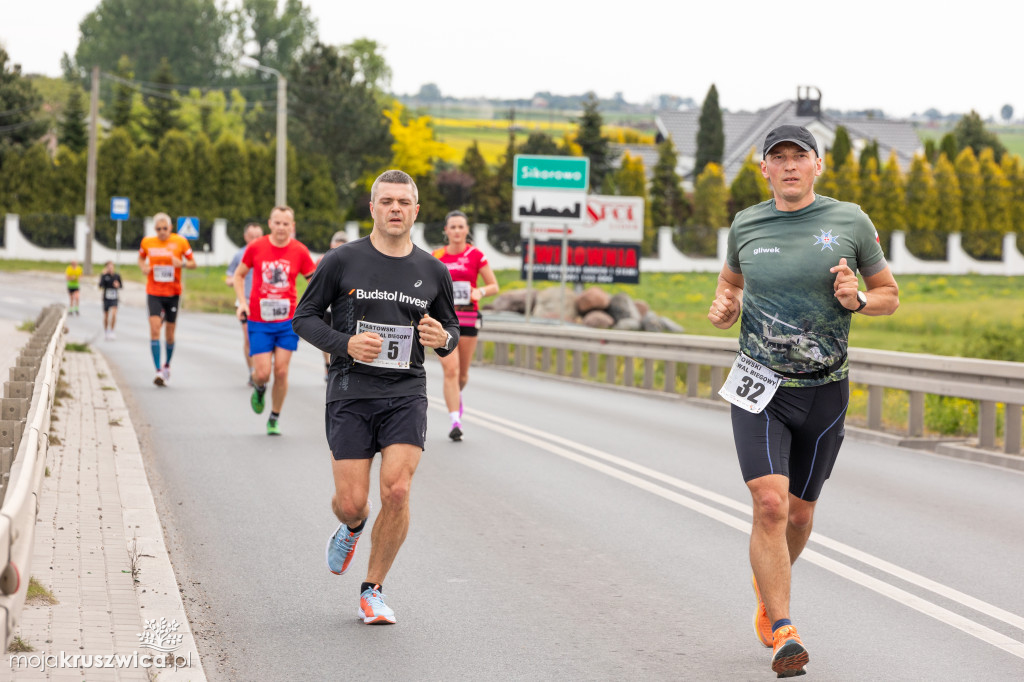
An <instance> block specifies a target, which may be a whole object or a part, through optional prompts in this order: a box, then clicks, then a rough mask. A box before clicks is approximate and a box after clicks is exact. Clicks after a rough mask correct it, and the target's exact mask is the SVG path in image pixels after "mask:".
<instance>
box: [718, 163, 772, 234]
mask: <svg viewBox="0 0 1024 682" xmlns="http://www.w3.org/2000/svg"><path fill="white" fill-rule="evenodd" d="M771 196H772V193H771V190H769V189H768V182H767V181H766V180H765V179H764V176H763V175H761V164H759V163H758V162H757V161H756V160H754V152H753V150H751V152H750V153H749V154H747V158H746V159H744V160H743V165H742V166H740V170H739V172H737V173H736V177H735V178H733V181H732V185H731V186H730V187H729V220H730V221H732V219H733V218H734V217H735V216H736V214H737V213H739V212H740V211H742V210H743V209H745V208H748V207H750V206H753V205H754V204H759V203H761V202H762V201H765V200H767V199H769V198H771Z"/></svg>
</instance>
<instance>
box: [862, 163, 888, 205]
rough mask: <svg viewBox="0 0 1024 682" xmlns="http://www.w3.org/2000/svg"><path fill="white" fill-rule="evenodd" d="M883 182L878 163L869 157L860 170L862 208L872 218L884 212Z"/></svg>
mask: <svg viewBox="0 0 1024 682" xmlns="http://www.w3.org/2000/svg"><path fill="white" fill-rule="evenodd" d="M881 184H882V180H881V178H880V177H879V176H878V161H876V160H875V158H874V157H868V160H867V163H866V164H865V165H864V167H863V168H861V169H860V191H861V199H860V207H861V209H863V211H864V212H865V213H867V214H868V215H869V216H871V217H872V220H874V216H875V214H876V213H880V212H882V211H883V210H884V209H883V207H882V188H881Z"/></svg>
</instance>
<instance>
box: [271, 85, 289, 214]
mask: <svg viewBox="0 0 1024 682" xmlns="http://www.w3.org/2000/svg"><path fill="white" fill-rule="evenodd" d="M276 73H277V165H276V167H275V172H274V201H275V204H276V205H277V206H286V205H287V204H288V81H287V80H286V79H285V77H284V76H283V75H281V73H280V72H276Z"/></svg>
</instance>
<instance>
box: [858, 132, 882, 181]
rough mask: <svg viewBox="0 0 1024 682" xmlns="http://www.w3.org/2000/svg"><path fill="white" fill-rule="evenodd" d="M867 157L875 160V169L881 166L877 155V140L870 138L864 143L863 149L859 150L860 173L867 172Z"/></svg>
mask: <svg viewBox="0 0 1024 682" xmlns="http://www.w3.org/2000/svg"><path fill="white" fill-rule="evenodd" d="M868 159H874V160H875V169H876V170H877V169H878V168H880V167H881V166H882V159H881V157H880V156H879V155H878V140H871V142H868V143H867V144H865V145H864V149H862V150H861V152H860V171H861V173H867V172H868Z"/></svg>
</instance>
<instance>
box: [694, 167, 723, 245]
mask: <svg viewBox="0 0 1024 682" xmlns="http://www.w3.org/2000/svg"><path fill="white" fill-rule="evenodd" d="M728 197H729V191H728V189H726V186H725V173H724V172H723V171H722V167H721V166H719V165H718V164H717V163H708V164H707V165H706V166H704V172H702V173H701V174H700V175H699V176H697V182H695V183H694V186H693V216H692V217H691V218H690V227H689V228H688V229H687V230H686V231H685V233H684V236H683V243H684V245H685V244H686V243H687V242H690V248H688V249H686V251H687V252H690V253H700V254H704V255H708V256H711V255H714V254H715V252H716V250H717V247H718V229H719V228H721V227H726V226H727V224H728V221H729V205H728Z"/></svg>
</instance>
